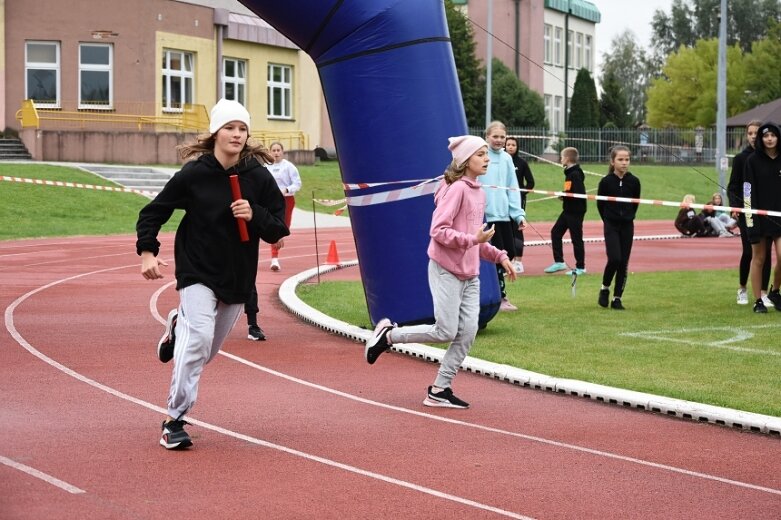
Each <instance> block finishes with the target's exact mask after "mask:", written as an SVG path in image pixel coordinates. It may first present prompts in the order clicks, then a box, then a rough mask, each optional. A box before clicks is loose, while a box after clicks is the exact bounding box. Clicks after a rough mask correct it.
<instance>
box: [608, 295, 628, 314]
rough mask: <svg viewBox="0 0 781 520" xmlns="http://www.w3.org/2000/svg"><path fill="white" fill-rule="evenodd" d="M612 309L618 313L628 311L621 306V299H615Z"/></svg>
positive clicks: (611, 304) (611, 305)
mask: <svg viewBox="0 0 781 520" xmlns="http://www.w3.org/2000/svg"><path fill="white" fill-rule="evenodd" d="M610 308H611V309H615V310H617V311H623V310H626V309H625V307H624V306H623V305H621V298H613V301H612V302H611V303H610Z"/></svg>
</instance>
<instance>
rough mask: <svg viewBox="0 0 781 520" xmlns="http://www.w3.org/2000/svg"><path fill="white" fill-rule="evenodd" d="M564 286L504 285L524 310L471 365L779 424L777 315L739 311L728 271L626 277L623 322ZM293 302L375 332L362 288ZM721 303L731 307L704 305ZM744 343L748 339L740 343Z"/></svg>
mask: <svg viewBox="0 0 781 520" xmlns="http://www.w3.org/2000/svg"><path fill="white" fill-rule="evenodd" d="M569 280H570V278H568V277H565V276H526V275H524V276H522V277H521V278H520V279H519V280H518V281H516V282H515V283H511V284H508V296H509V297H510V299H511V300H512V301H513V303H515V304H516V305H517V306H518V307H519V309H520V310H519V311H518V312H513V313H499V314H498V315H497V316H496V317H495V318H494V319H493V320H491V322H490V323H489V324H488V327H487V328H486V329H485V330H482V331H480V333H479V334H478V336H477V340H476V341H475V344H474V347H473V348H472V351H471V352H470V355H471V356H474V357H477V358H480V359H485V360H488V361H493V362H496V363H502V364H507V365H511V366H515V367H519V368H524V369H527V370H531V371H533V372H539V373H543V374H547V375H551V376H555V377H561V378H570V379H577V380H583V381H589V382H592V383H598V384H603V385H608V386H614V387H619V388H626V389H630V390H636V391H639V392H648V393H652V394H658V395H664V396H668V397H674V398H678V399H685V400H690V401H696V402H701V403H707V404H712V405H717V406H726V407H729V408H736V409H740V410H746V411H751V412H756V413H762V414H768V415H773V416H781V401H780V400H779V399H778V396H779V395H781V378H779V376H778V375H779V374H781V346H780V345H779V342H778V338H777V336H778V327H779V326H781V321H779V320H781V314H777V313H776V312H775V311H773V310H771V311H770V313H769V314H767V315H755V314H753V313H752V312H751V309H750V308H749V307H744V306H737V305H735V303H734V300H732V298H731V295H732V293H733V291H734V272H733V271H732V270H724V271H693V272H659V273H642V274H635V275H631V277H630V280H629V285H628V288H627V292H626V293H625V298H624V304H625V305H626V306H627V308H628V310H627V311H625V312H619V311H612V310H606V309H603V308H601V307H599V306H598V305H597V304H596V295H597V292H598V290H599V283H600V281H601V280H600V277H599V276H594V275H588V276H584V277H581V278H580V279H579V280H578V284H577V291H576V295H575V297H574V298H573V296H572V293H571V289H570V284H569ZM298 294H299V297H301V299H302V300H304V301H305V302H306V303H307V304H309V305H311V306H312V307H315V308H317V309H318V310H320V311H322V312H324V313H325V314H328V315H329V316H333V317H334V318H337V319H339V320H342V321H345V322H347V323H351V324H354V325H357V326H360V327H364V328H369V329H370V328H371V326H370V324H369V316H368V312H367V310H366V306H365V303H364V302H365V297H364V294H363V288H362V285H361V284H360V283H358V282H323V283H321V284H320V285H316V284H306V285H302V286H300V287H299V290H298ZM724 294H727V295H730V297H729V298H726V299H725V298H720V297H716V296H711V297H708V295H724ZM391 318H392V317H391ZM659 331H666V332H659ZM743 333H745V335H746V336H747V337H745V338H743V339H741V338H737V337H736V335H738V334H743ZM629 334H632V335H629ZM720 342H721V343H720ZM436 346H438V347H441V348H444V346H442V345H436ZM727 347H730V348H727ZM740 349H746V350H740Z"/></svg>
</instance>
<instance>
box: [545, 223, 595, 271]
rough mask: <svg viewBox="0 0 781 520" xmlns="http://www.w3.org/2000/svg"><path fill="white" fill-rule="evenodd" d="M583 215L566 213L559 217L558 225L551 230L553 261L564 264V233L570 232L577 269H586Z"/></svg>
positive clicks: (554, 225)
mask: <svg viewBox="0 0 781 520" xmlns="http://www.w3.org/2000/svg"><path fill="white" fill-rule="evenodd" d="M584 216H585V215H584V214H583V213H564V212H562V213H561V215H559V218H558V219H557V220H556V223H555V224H553V227H552V228H551V230H550V238H551V248H552V249H553V261H554V262H560V263H564V248H563V246H562V239H563V238H564V233H566V232H567V230H569V237H570V238H571V239H572V249H573V252H574V253H575V267H577V268H578V269H585V268H586V248H585V247H584V246H583V217H584Z"/></svg>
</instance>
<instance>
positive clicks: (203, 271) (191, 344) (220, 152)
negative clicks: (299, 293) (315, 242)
mask: <svg viewBox="0 0 781 520" xmlns="http://www.w3.org/2000/svg"><path fill="white" fill-rule="evenodd" d="M249 129H250V115H249V112H247V110H246V109H245V108H244V107H243V106H242V105H241V104H240V103H238V102H236V101H228V100H225V99H222V100H220V101H219V102H218V103H217V104H216V105H215V106H214V108H212V111H211V121H210V124H209V132H210V134H209V135H207V136H202V137H201V138H199V140H198V141H197V142H196V143H195V144H191V145H185V146H183V147H181V148H180V152H181V155H182V157H183V158H185V159H187V158H189V157H193V156H198V157H197V159H196V160H194V161H191V162H188V163H186V164H185V165H184V166H183V167H182V169H181V170H180V171H178V172H177V173H176V174H174V176H173V177H172V178H171V179H170V180H169V181H168V183H167V184H166V185H165V187H164V188H163V190H162V191H161V192H160V193H159V194H158V195H157V197H155V198H154V200H152V201H151V202H150V203H149V204H147V205H146V206H145V207H144V208H143V209H142V210H141V212H140V213H139V216H138V222H137V224H136V231H137V235H138V239H137V241H136V251H137V253H138V254H139V255H140V256H141V274H142V276H143V277H144V278H146V279H147V280H156V279H159V278H162V277H163V274H162V271H161V267H165V266H167V265H168V264H167V263H166V262H164V261H163V260H161V259H160V258H158V253H159V252H160V242H159V241H158V240H157V234H158V232H159V231H160V227H161V226H162V225H163V224H165V223H166V222H167V221H168V219H169V218H170V217H171V214H172V213H173V211H174V210H175V209H183V210H184V211H185V215H184V217H183V218H182V221H181V223H180V224H179V228H178V229H177V231H176V238H175V242H174V259H175V260H176V290H177V291H178V293H179V308H178V309H173V310H172V311H171V312H170V313H169V314H168V320H167V323H166V330H165V333H164V334H163V337H162V338H161V339H160V342H159V343H158V348H157V355H158V358H159V359H160V361H162V362H164V363H165V362H168V361H170V359H171V358H173V359H174V367H173V377H172V379H171V386H170V390H169V394H168V416H167V417H166V419H165V421H164V422H163V426H162V430H163V434H162V437H161V439H160V444H161V445H162V446H163V447H165V448H166V449H178V448H187V447H188V446H191V445H192V441H191V439H190V436H189V435H188V434H187V432H185V431H184V425H185V424H187V422H186V421H184V419H183V418H184V415H185V414H186V413H187V412H188V411H189V410H190V409H191V408H192V406H193V405H194V404H195V400H196V397H197V395H198V383H199V381H200V376H201V372H202V371H203V368H204V366H205V365H206V363H208V362H209V361H211V360H212V359H213V358H214V356H216V355H217V353H218V352H219V350H220V347H221V346H222V343H223V342H224V341H225V338H226V337H227V335H228V333H229V332H230V330H231V329H232V328H233V325H234V324H235V323H236V320H237V319H238V317H239V315H240V314H241V312H242V310H243V307H244V303H245V302H246V301H247V298H248V297H249V294H250V290H251V288H252V287H254V286H255V276H256V273H257V269H258V244H259V241H260V240H261V239H262V240H263V241H265V242H268V243H275V242H277V241H279V240H280V239H281V238H282V237H284V236H286V235H288V234H289V233H290V232H289V230H288V228H287V226H285V201H284V198H283V196H282V193H281V192H280V191H279V188H278V187H277V183H276V181H275V180H274V178H273V177H272V175H271V173H269V171H268V170H267V169H266V168H265V167H264V166H263V165H262V164H261V163H260V162H259V161H258V158H260V159H261V160H263V161H265V162H270V160H271V157H270V156H269V155H268V154H267V153H266V152H265V151H263V149H262V147H260V146H251V145H249V144H248V143H247V140H248V138H249ZM231 175H237V177H238V183H239V187H240V191H241V197H239V198H236V200H234V197H233V194H232V191H231V181H230V178H229V177H230V176H231ZM242 227H243V228H246V235H247V236H246V237H243V238H242V234H243V233H242V232H241V231H242V230H241V229H240V228H242ZM245 239H246V240H245Z"/></svg>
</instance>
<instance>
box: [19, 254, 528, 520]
mask: <svg viewBox="0 0 781 520" xmlns="http://www.w3.org/2000/svg"><path fill="white" fill-rule="evenodd" d="M129 267H137V264H135V263H134V264H131V265H125V266H120V267H111V268H107V269H100V270H97V271H91V272H88V273H82V274H78V275H74V276H70V277H67V278H62V279H60V280H56V281H54V282H50V283H48V284H46V285H43V286H41V287H39V288H37V289H34V290H32V291H29V292H28V293H26V294H23V295H22V296H20V297H19V298H17V299H16V300H14V301H13V303H11V305H9V306H8V307H7V308H6V309H5V327H6V329H7V330H8V332H9V333H10V334H11V336H12V337H13V338H14V340H16V342H17V343H19V345H21V346H22V348H24V349H25V350H27V351H28V352H29V353H30V354H32V355H34V356H35V357H37V358H38V359H40V360H41V361H43V362H44V363H46V364H48V365H49V366H51V367H53V368H56V369H57V370H60V371H61V372H63V373H65V374H67V375H69V376H71V377H73V378H74V379H77V380H78V381H81V382H83V383H86V384H88V385H90V386H92V387H94V388H97V389H99V390H102V391H104V392H106V393H108V394H111V395H113V396H115V397H118V398H120V399H124V400H126V401H129V402H131V403H134V404H137V405H139V406H142V407H144V408H147V409H149V410H153V411H155V412H157V413H160V414H163V415H165V414H166V413H167V410H166V409H165V408H161V407H159V406H157V405H154V404H152V403H149V402H147V401H143V400H141V399H138V398H137V397H133V396H131V395H128V394H125V393H123V392H120V391H119V390H116V389H114V388H112V387H109V386H106V385H104V384H102V383H99V382H97V381H95V380H93V379H90V378H88V377H87V376H84V375H82V374H80V373H78V372H76V371H74V370H72V369H70V368H68V367H66V366H65V365H62V364H61V363H59V362H57V361H55V360H54V359H52V358H50V357H48V356H46V355H45V354H43V353H42V352H40V351H39V350H37V349H36V348H35V347H33V346H32V345H31V344H30V343H28V342H27V340H25V339H24V337H22V335H21V334H19V331H17V330H16V327H15V326H14V311H15V310H16V308H17V307H18V306H19V305H20V304H21V303H22V302H24V301H25V300H26V299H28V298H29V297H31V296H33V295H35V294H36V293H39V292H42V291H44V290H46V289H49V288H50V287H53V286H55V285H59V284H61V283H65V282H69V281H72V280H76V279H78V278H83V277H86V276H91V275H94V274H100V273H106V272H109V271H117V270H120V269H127V268H129ZM158 294H159V292H158ZM187 420H188V421H189V422H190V423H192V424H195V425H198V426H200V427H202V428H206V429H208V430H211V431H213V432H216V433H220V434H222V435H226V436H228V437H233V438H234V439H238V440H242V441H245V442H249V443H252V444H256V445H259V446H263V447H266V448H269V449H273V450H277V451H281V452H284V453H287V454H290V455H294V456H296V457H300V458H303V459H306V460H310V461H313V462H318V463H320V464H324V465H326V466H330V467H333V468H338V469H341V470H344V471H348V472H350V473H355V474H357V475H362V476H365V477H369V478H373V479H376V480H380V481H383V482H386V483H388V484H393V485H396V486H399V487H403V488H407V489H411V490H413V491H418V492H420V493H425V494H427V495H431V496H435V497H438V498H442V499H445V500H449V501H451V502H455V503H458V504H463V505H466V506H470V507H473V508H475V509H480V510H483V511H489V512H491V513H496V514H498V515H501V516H504V517H507V518H515V519H517V520H534V518H533V517H529V516H525V515H521V514H519V513H514V512H512V511H506V510H504V509H500V508H498V507H494V506H490V505H488V504H483V503H481V502H476V501H474V500H469V499H468V498H463V497H459V496H456V495H451V494H449V493H445V492H442V491H439V490H436V489H432V488H428V487H424V486H420V485H418V484H413V483H412V482H407V481H405V480H399V479H395V478H393V477H389V476H387V475H383V474H381V473H375V472H373V471H368V470H365V469H361V468H358V467H356V466H351V465H349V464H343V463H341V462H337V461H335V460H331V459H326V458H324V457H320V456H317V455H313V454H310V453H306V452H303V451H299V450H296V449H293V448H289V447H287V446H282V445H279V444H274V443H272V442H268V441H265V440H262V439H258V438H256V437H251V436H249V435H244V434H242V433H238V432H234V431H232V430H228V429H225V428H222V427H220V426H216V425H213V424H210V423H207V422H203V421H199V420H196V419H192V418H190V417H188V418H187Z"/></svg>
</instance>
